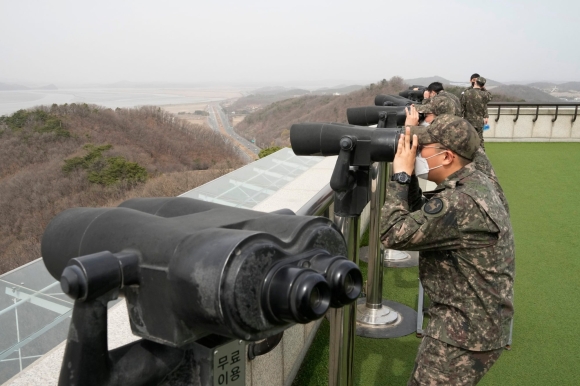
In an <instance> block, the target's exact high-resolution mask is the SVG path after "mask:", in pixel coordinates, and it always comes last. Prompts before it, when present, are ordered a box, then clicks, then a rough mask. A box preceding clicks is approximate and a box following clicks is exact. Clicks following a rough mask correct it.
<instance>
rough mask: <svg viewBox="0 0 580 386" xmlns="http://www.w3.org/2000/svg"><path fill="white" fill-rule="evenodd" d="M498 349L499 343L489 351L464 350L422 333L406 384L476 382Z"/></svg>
mask: <svg viewBox="0 0 580 386" xmlns="http://www.w3.org/2000/svg"><path fill="white" fill-rule="evenodd" d="M502 352H503V347H502V348H499V349H496V350H491V351H470V350H465V349H462V348H459V347H455V346H451V345H449V344H447V343H444V342H441V341H440V340H437V339H433V338H431V337H429V336H425V337H423V341H422V342H421V345H420V346H419V351H418V353H417V358H416V359H415V368H414V369H413V374H411V379H409V382H408V383H407V386H417V385H421V386H440V385H441V386H443V385H445V386H459V385H476V384H477V383H478V382H479V381H480V380H481V378H483V376H484V375H485V373H487V371H488V370H489V369H490V368H491V366H492V365H493V364H494V363H495V361H496V360H497V359H498V358H499V356H500V355H501V353H502Z"/></svg>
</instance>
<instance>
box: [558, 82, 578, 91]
mask: <svg viewBox="0 0 580 386" xmlns="http://www.w3.org/2000/svg"><path fill="white" fill-rule="evenodd" d="M557 87H558V91H580V82H566V83H561V84H559V85H558V86H557Z"/></svg>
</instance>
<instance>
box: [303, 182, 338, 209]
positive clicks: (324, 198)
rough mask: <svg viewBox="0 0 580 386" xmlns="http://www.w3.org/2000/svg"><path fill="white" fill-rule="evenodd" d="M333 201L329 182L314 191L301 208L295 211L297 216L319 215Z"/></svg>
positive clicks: (332, 192)
mask: <svg viewBox="0 0 580 386" xmlns="http://www.w3.org/2000/svg"><path fill="white" fill-rule="evenodd" d="M333 201H334V191H333V190H332V189H331V188H330V184H328V185H326V186H325V187H324V188H322V189H321V190H320V191H319V192H318V193H316V194H315V195H314V196H312V198H311V199H310V200H308V202H307V203H306V204H304V205H303V206H302V208H300V209H298V210H297V211H296V214H297V215H299V216H321V215H322V214H324V212H325V211H326V209H328V207H329V206H330V204H332V202H333Z"/></svg>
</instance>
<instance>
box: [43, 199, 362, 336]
mask: <svg viewBox="0 0 580 386" xmlns="http://www.w3.org/2000/svg"><path fill="white" fill-rule="evenodd" d="M345 255H346V245H345V241H344V238H343V236H342V235H341V233H340V232H339V230H338V229H337V228H336V226H335V225H334V224H333V223H332V222H331V221H330V220H329V219H327V218H323V217H307V216H296V215H294V214H292V213H291V212H290V211H285V212H281V213H263V212H257V211H252V210H247V209H239V208H232V207H227V206H224V205H219V204H215V203H210V202H205V201H199V200H194V199H190V198H184V197H178V198H140V199H132V200H129V201H126V202H124V203H122V204H121V205H120V206H119V207H117V208H73V209H68V210H66V211H64V212H62V213H60V214H59V215H58V216H57V217H55V218H54V219H53V220H52V221H51V222H50V224H49V225H48V227H47V229H46V231H45V233H44V235H43V238H42V256H43V259H44V263H45V265H46V267H47V268H48V271H49V272H50V273H51V275H52V276H53V277H55V278H56V279H57V280H60V281H61V287H62V289H63V291H64V292H65V293H67V294H69V295H70V296H71V297H73V298H74V299H76V301H77V302H88V301H90V300H93V299H97V298H99V297H100V296H102V295H104V294H110V293H111V291H116V290H119V291H121V292H123V293H124V296H125V298H126V301H127V305H128V310H129V318H130V323H131V328H132V331H133V333H134V334H136V335H138V336H141V337H143V338H146V339H148V340H151V341H154V342H157V343H161V344H163V345H167V346H173V347H181V346H183V345H185V344H187V343H190V342H193V341H195V340H197V339H199V338H201V337H204V336H206V335H208V334H212V333H213V334H217V335H221V336H226V337H233V338H238V339H242V340H246V341H256V340H260V339H264V338H266V337H268V336H272V335H274V334H278V333H280V332H282V331H284V330H285V329H287V328H288V327H289V326H291V325H292V324H294V323H308V322H310V321H313V320H315V319H319V318H321V317H322V316H323V315H324V314H325V313H326V311H327V310H328V308H329V307H342V306H344V305H346V304H349V303H352V302H353V301H355V300H356V299H357V298H358V296H359V294H360V292H361V288H362V275H361V272H360V270H359V268H358V267H357V266H356V264H354V263H353V262H351V261H349V260H347V259H346V258H345V257H344V256H345Z"/></svg>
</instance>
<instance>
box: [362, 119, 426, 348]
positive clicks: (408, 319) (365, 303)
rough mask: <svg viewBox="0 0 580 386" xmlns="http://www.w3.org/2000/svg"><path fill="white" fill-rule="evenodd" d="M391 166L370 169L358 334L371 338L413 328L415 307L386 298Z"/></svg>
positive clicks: (389, 122) (385, 123)
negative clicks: (383, 233) (384, 219)
mask: <svg viewBox="0 0 580 386" xmlns="http://www.w3.org/2000/svg"><path fill="white" fill-rule="evenodd" d="M393 115H394V114H387V113H384V112H383V113H381V114H380V115H379V123H378V125H377V128H383V127H393V126H394V125H396V116H393ZM388 175H389V172H388V165H387V163H386V162H375V163H374V164H373V165H371V168H370V183H369V185H370V205H371V207H370V221H369V260H368V278H367V288H366V300H365V299H364V298H360V299H359V301H358V305H357V316H358V317H357V321H358V325H357V334H358V335H360V336H364V337H367V338H395V337H399V336H404V335H408V334H410V333H411V332H412V331H413V329H412V328H413V327H414V323H415V321H416V317H414V316H415V315H414V310H412V309H411V308H409V307H407V306H404V305H402V304H399V303H396V302H393V301H389V300H383V297H382V294H383V253H382V252H383V248H382V245H381V241H380V224H381V208H382V207H383V205H384V203H385V193H386V184H387V176H388Z"/></svg>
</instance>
